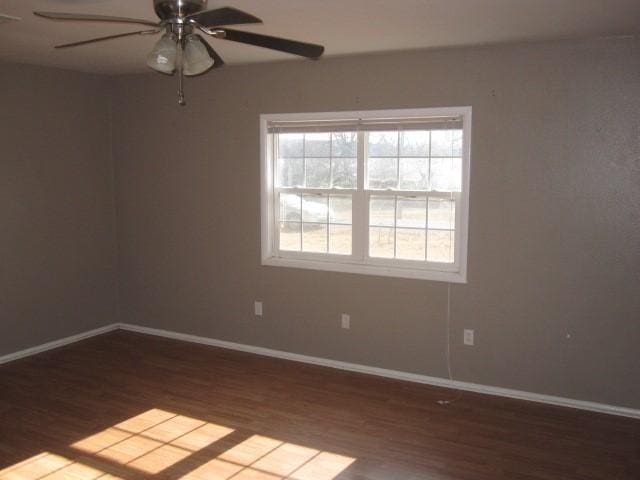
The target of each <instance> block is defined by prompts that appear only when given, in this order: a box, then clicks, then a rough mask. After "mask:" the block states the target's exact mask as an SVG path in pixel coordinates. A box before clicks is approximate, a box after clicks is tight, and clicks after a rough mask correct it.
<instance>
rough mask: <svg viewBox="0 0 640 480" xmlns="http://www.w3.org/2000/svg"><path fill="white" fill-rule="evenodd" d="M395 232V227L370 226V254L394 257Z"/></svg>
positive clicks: (371, 255)
mask: <svg viewBox="0 0 640 480" xmlns="http://www.w3.org/2000/svg"><path fill="white" fill-rule="evenodd" d="M393 233H394V229H393V227H392V228H389V227H370V228H369V256H370V257H377V258H393V254H394V252H393V243H394V238H393V237H394V235H393Z"/></svg>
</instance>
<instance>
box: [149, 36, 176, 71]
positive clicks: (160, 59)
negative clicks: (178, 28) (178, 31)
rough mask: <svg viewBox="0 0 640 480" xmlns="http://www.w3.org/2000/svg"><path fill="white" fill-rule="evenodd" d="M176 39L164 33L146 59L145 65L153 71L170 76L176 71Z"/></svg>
mask: <svg viewBox="0 0 640 480" xmlns="http://www.w3.org/2000/svg"><path fill="white" fill-rule="evenodd" d="M176 42H177V38H176V36H175V35H174V34H172V33H165V34H164V35H163V36H162V38H161V39H160V40H158V43H156V44H155V46H154V47H153V50H151V53H150V54H149V56H148V57H147V65H148V66H149V67H150V68H153V69H154V70H156V71H158V72H161V73H166V74H169V75H171V74H172V73H173V72H174V70H175V69H176V56H177V52H178V45H177V43H176Z"/></svg>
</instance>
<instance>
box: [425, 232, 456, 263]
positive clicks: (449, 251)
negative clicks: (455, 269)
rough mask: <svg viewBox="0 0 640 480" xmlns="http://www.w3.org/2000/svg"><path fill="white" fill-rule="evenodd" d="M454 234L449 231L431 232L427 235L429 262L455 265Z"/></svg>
mask: <svg viewBox="0 0 640 480" xmlns="http://www.w3.org/2000/svg"><path fill="white" fill-rule="evenodd" d="M453 244H454V234H453V232H452V231H447V230H429V233H428V234H427V260H428V261H430V262H444V263H453V248H454V245H453Z"/></svg>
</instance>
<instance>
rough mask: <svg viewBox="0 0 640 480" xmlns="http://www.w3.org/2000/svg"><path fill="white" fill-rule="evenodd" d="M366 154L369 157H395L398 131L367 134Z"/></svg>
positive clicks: (396, 154)
mask: <svg viewBox="0 0 640 480" xmlns="http://www.w3.org/2000/svg"><path fill="white" fill-rule="evenodd" d="M368 137H369V143H368V148H367V152H368V155H369V156H370V157H397V156H398V131H397V130H394V131H390V132H369V135H368Z"/></svg>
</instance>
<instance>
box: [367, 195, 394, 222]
mask: <svg viewBox="0 0 640 480" xmlns="http://www.w3.org/2000/svg"><path fill="white" fill-rule="evenodd" d="M395 213H396V212H395V199H394V198H393V197H371V199H370V200H369V225H372V226H381V227H385V226H390V227H393V225H394V217H395Z"/></svg>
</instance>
